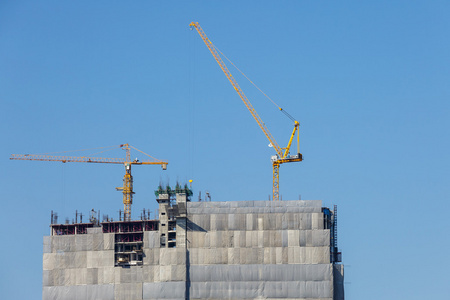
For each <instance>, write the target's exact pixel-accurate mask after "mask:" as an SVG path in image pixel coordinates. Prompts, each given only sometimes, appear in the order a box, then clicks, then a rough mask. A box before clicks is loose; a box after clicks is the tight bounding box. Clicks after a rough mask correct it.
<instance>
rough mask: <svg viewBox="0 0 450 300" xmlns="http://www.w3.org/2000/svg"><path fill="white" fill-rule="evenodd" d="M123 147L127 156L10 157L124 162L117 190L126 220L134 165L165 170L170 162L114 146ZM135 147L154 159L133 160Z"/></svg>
mask: <svg viewBox="0 0 450 300" xmlns="http://www.w3.org/2000/svg"><path fill="white" fill-rule="evenodd" d="M117 147H118V148H121V149H123V150H125V151H126V157H125V159H124V158H105V157H93V156H55V155H46V154H12V155H11V157H10V158H9V159H12V160H37V161H60V162H63V163H66V162H83V163H104V164H122V165H124V166H125V175H124V176H123V186H121V187H117V188H116V190H118V191H122V194H123V206H124V209H123V211H124V221H130V220H131V204H133V194H134V192H133V176H131V166H132V165H160V166H161V168H162V169H163V170H166V169H167V165H168V162H167V161H162V160H159V159H156V158H154V157H152V156H150V155H148V154H146V153H144V152H142V151H141V150H139V149H137V148H135V147H133V146H131V145H129V144H121V145H119V146H115V147H114V148H117ZM131 148H133V149H134V150H137V151H139V152H141V153H142V154H145V155H147V156H149V157H151V158H152V159H151V160H150V159H147V160H143V161H140V160H138V159H135V160H131V155H130V149H131Z"/></svg>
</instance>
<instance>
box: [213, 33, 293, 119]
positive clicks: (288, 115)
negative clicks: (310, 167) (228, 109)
mask: <svg viewBox="0 0 450 300" xmlns="http://www.w3.org/2000/svg"><path fill="white" fill-rule="evenodd" d="M209 42H210V44H211V46H213V47H214V49H216V50H217V51H218V52H219V53H220V54H222V56H223V57H225V59H226V60H228V62H229V63H230V64H232V65H233V67H235V68H236V70H238V71H239V72H240V73H241V74H242V75H243V76H244V77H245V78H247V80H248V81H250V83H251V84H253V86H254V87H255V88H257V89H258V90H259V91H260V92H261V93H262V94H263V95H264V96H266V98H267V99H269V100H270V102H272V103H273V104H274V105H275V106H276V107H277V108H278V109H279V110H280V111H281V112H282V113H284V114H285V115H286V116H287V117H288V118H289V119H291V121H292V122H294V123H295V121H296V120H295V119H294V117H292V116H291V115H290V114H289V113H288V112H287V111H285V110H284V109H282V108H281V107H280V106H279V105H278V104H276V103H275V101H273V100H272V99H271V98H270V97H269V96H267V95H266V93H264V92H263V91H262V90H261V89H260V88H259V87H258V86H257V85H256V84H255V83H254V82H253V81H251V80H250V78H248V77H247V75H245V74H244V72H242V71H241V70H240V69H239V68H238V67H236V65H235V64H234V63H233V62H232V61H231V60H230V59H228V57H226V56H225V54H223V52H222V51H220V49H219V48H217V47H216V46H215V45H214V44H213V43H212V42H211V40H209Z"/></svg>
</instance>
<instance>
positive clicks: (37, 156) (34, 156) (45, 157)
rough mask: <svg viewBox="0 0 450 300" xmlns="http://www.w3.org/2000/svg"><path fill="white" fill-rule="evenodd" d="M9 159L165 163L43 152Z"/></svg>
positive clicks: (135, 163)
mask: <svg viewBox="0 0 450 300" xmlns="http://www.w3.org/2000/svg"><path fill="white" fill-rule="evenodd" d="M10 159H11V160H38V161H60V162H63V163H66V162H85V163H107V164H122V165H123V164H125V163H129V164H132V165H164V164H165V165H167V163H166V162H163V161H160V162H159V161H158V162H155V161H150V160H146V161H128V162H127V161H126V159H124V158H111V157H90V156H55V155H44V154H11V157H10Z"/></svg>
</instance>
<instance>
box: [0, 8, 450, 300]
mask: <svg viewBox="0 0 450 300" xmlns="http://www.w3.org/2000/svg"><path fill="white" fill-rule="evenodd" d="M449 14H450V4H449V3H448V2H447V1H372V2H369V1H345V2H335V1H277V2H275V1H170V2H169V1H168V2H162V3H161V2H156V1H133V2H132V3H125V2H118V1H116V2H111V1H95V3H92V1H76V2H68V1H20V2H19V1H2V2H1V4H0V101H1V105H2V110H1V115H0V116H1V118H0V126H1V127H0V128H1V134H2V140H3V147H1V149H0V151H1V157H2V158H3V159H2V163H1V166H2V169H3V172H1V173H0V174H1V175H0V176H1V177H0V182H1V187H2V190H3V191H4V193H3V201H2V208H3V213H2V217H1V221H0V222H1V226H0V228H1V229H0V231H1V236H2V243H1V245H2V247H0V256H1V257H2V258H3V267H2V270H1V271H0V272H1V273H0V276H1V278H2V280H1V281H0V290H1V293H2V297H4V298H5V299H6V298H7V299H12V298H14V299H39V298H40V297H41V285H42V274H41V273H42V236H43V235H46V234H48V232H49V228H48V225H49V221H50V211H51V210H54V211H56V212H58V214H59V216H60V220H63V219H64V218H65V217H69V218H70V219H72V218H74V213H75V210H78V211H82V212H83V213H85V214H87V213H88V212H89V211H90V209H92V208H95V209H100V210H101V212H102V214H103V213H104V214H109V215H110V216H113V217H116V216H117V211H118V210H119V209H123V205H122V199H121V194H120V193H118V192H116V191H115V189H114V188H115V187H116V186H120V185H121V183H122V176H123V168H122V167H121V166H120V165H101V164H98V165H90V164H80V163H72V164H62V163H56V162H55V163H51V162H25V161H10V160H8V158H9V156H10V154H12V153H48V152H56V151H65V150H72V149H86V148H95V147H101V146H111V145H119V144H122V143H130V144H131V145H133V146H135V147H137V148H139V149H141V150H143V151H144V152H147V153H149V154H151V155H153V156H154V157H156V158H159V159H165V160H168V161H169V166H168V170H167V171H164V172H163V171H161V169H160V168H159V167H156V166H138V167H135V168H134V169H133V176H134V180H135V184H134V186H135V192H136V195H135V198H134V205H133V208H132V212H133V216H134V217H137V216H138V214H139V211H140V210H141V209H142V208H149V209H151V210H152V211H155V209H156V201H155V197H154V194H153V191H154V190H155V189H156V187H157V185H158V183H159V182H161V181H162V182H165V183H167V182H169V183H170V184H172V185H174V184H175V183H176V181H177V180H179V181H180V182H187V181H188V180H189V179H193V180H194V182H193V189H194V195H198V192H199V191H202V194H203V195H204V192H205V191H209V192H210V193H211V196H212V200H213V201H239V200H266V199H268V196H269V194H271V176H272V173H271V172H272V169H271V164H270V156H271V155H273V149H271V148H269V147H267V145H268V141H267V140H266V138H265V137H264V135H263V134H262V132H261V131H260V129H259V128H258V126H257V125H256V122H255V121H254V120H253V119H252V118H251V115H250V114H249V113H248V111H247V110H246V108H245V106H244V105H243V103H242V101H241V100H240V99H239V97H238V95H237V94H236V93H235V91H234V90H233V88H232V87H231V85H230V84H229V82H228V81H227V79H226V77H225V76H224V74H223V73H222V72H221V70H220V68H219V66H218V65H217V63H216V62H215V61H214V59H213V57H212V56H211V54H210V53H209V51H208V50H207V48H206V46H205V45H204V44H203V42H202V41H201V39H200V37H199V36H198V34H197V33H196V32H195V31H190V30H189V26H188V25H189V23H190V22H191V21H198V22H199V23H200V25H201V26H202V27H203V29H204V30H205V32H206V34H207V35H208V37H209V38H210V39H211V40H212V41H213V42H214V43H215V45H216V46H217V47H218V48H219V49H220V50H221V51H222V52H224V53H225V54H226V55H227V57H229V58H230V59H231V60H232V61H233V62H234V63H235V64H236V65H237V66H238V67H239V68H240V69H241V70H242V71H244V73H245V74H246V75H247V76H249V77H250V78H251V79H252V80H253V81H254V82H255V83H256V84H257V85H258V86H259V87H260V88H261V89H262V90H263V91H264V92H265V93H267V94H268V95H269V96H270V97H271V98H272V99H274V100H275V101H276V102H277V103H278V104H279V105H280V106H282V107H283V108H284V109H286V110H287V111H288V112H289V113H290V114H291V115H293V116H294V117H295V118H296V119H297V120H298V121H299V122H300V123H301V127H300V128H301V129H300V130H301V138H300V139H301V145H300V148H301V152H302V153H303V156H304V161H303V162H301V163H297V164H291V165H283V166H282V167H281V169H280V192H281V195H282V198H283V199H285V200H287V199H298V198H299V195H301V198H302V199H305V200H306V199H321V200H323V204H324V205H326V206H330V207H331V206H332V205H334V204H337V205H338V209H339V247H340V249H341V250H342V252H343V263H344V264H345V265H346V270H345V271H346V278H345V282H346V283H345V289H346V297H347V299H350V300H352V299H366V300H371V299H424V298H429V297H432V298H436V299H439V298H441V299H444V298H447V297H448V295H449V294H450V288H449V285H448V271H447V270H448V269H449V267H450V263H449V262H448V253H447V249H448V248H449V247H450V241H449V239H448V238H447V237H448V232H449V229H450V226H449V222H448V221H447V219H446V211H447V209H448V199H449V196H450V188H449V186H450V185H449V175H450V174H449V173H450V172H449V170H450V159H449V157H448V154H447V151H448V149H449V147H450V142H449V129H450V121H449V119H450V118H449V116H450V104H449V98H450V85H449V82H450V68H449V67H450V40H449V38H448V37H449V33H450V21H449V19H450V18H448V15H449ZM230 70H231V72H232V73H233V74H234V75H235V77H236V79H237V81H238V82H239V84H240V85H241V87H242V89H243V90H244V91H245V92H246V94H247V96H248V98H249V99H250V101H251V102H252V103H253V105H254V107H255V108H256V110H257V111H258V113H259V114H260V116H261V118H262V119H263V120H264V122H265V123H266V125H267V126H268V128H269V129H270V130H271V132H272V134H273V135H274V136H275V138H276V139H277V141H278V143H279V144H281V145H283V146H284V145H285V144H286V143H287V141H288V138H289V135H290V132H291V130H292V124H291V122H290V121H289V120H288V119H287V118H285V117H284V116H283V115H282V114H281V113H280V112H279V111H277V109H276V107H274V106H273V105H272V104H271V103H270V102H269V101H267V99H265V98H264V97H263V96H262V95H261V94H260V93H259V92H257V91H256V90H255V89H254V88H253V87H252V86H251V85H250V84H249V83H248V82H246V80H245V79H244V78H242V77H241V76H239V75H238V73H237V72H236V71H235V70H233V69H232V68H231V67H230ZM122 152H123V151H120V150H117V151H116V152H111V156H120V157H122V156H123V153H122ZM106 154H108V153H106ZM106 154H105V156H106ZM133 155H134V154H133ZM108 156H109V154H108ZM195 198H196V197H195ZM25 287H26V288H25Z"/></svg>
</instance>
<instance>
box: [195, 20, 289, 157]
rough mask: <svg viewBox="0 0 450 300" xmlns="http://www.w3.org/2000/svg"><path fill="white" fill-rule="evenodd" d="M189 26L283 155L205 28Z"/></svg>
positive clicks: (274, 146)
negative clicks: (198, 36) (203, 43)
mask: <svg viewBox="0 0 450 300" xmlns="http://www.w3.org/2000/svg"><path fill="white" fill-rule="evenodd" d="M189 26H191V27H194V28H195V29H197V32H198V34H199V35H200V37H201V38H202V40H203V42H205V44H206V46H207V47H208V49H209V51H210V52H211V54H212V55H213V56H214V58H215V59H216V61H217V63H218V64H219V66H220V68H221V69H222V71H223V72H224V73H225V75H226V76H227V78H228V80H229V81H230V83H231V85H232V86H233V87H234V89H235V90H236V92H237V93H238V94H239V96H240V97H241V99H242V101H243V102H244V104H245V106H246V107H247V109H248V110H249V111H250V113H251V114H252V116H253V118H254V119H255V121H256V123H258V125H259V127H260V128H261V130H262V131H263V132H264V134H265V135H266V137H267V139H268V140H269V142H270V143H271V144H272V146H273V148H274V149H275V151H276V152H277V154H278V155H279V156H283V152H282V149H281V148H280V146H278V143H277V141H276V140H275V138H274V137H273V136H272V134H271V133H270V131H269V129H268V128H267V127H266V125H265V124H264V122H263V121H262V120H261V118H260V117H259V115H258V113H257V112H256V110H255V109H254V108H253V105H252V104H251V103H250V101H249V100H248V98H247V96H245V94H244V92H243V91H242V89H241V87H240V86H239V84H238V83H237V81H236V80H235V79H234V77H233V75H231V72H230V70H228V68H227V66H226V65H225V63H224V62H223V60H222V58H221V57H220V55H219V53H217V50H216V48H215V47H214V45H213V43H212V42H211V41H210V40H209V39H208V37H207V36H206V34H205V32H204V31H203V29H202V28H201V27H200V25H199V24H198V23H197V22H192V23H191V24H190V25H189Z"/></svg>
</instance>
